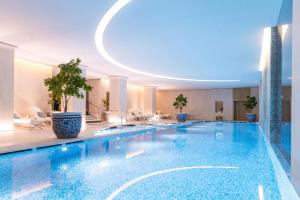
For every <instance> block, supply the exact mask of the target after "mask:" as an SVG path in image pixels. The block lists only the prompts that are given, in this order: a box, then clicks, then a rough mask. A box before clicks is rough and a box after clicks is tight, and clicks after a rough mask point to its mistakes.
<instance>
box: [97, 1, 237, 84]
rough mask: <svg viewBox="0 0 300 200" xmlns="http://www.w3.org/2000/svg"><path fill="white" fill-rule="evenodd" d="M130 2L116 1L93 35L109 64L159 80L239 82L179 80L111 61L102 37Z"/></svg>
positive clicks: (178, 78) (199, 80)
mask: <svg viewBox="0 0 300 200" xmlns="http://www.w3.org/2000/svg"><path fill="white" fill-rule="evenodd" d="M129 2H131V0H118V1H117V2H116V3H115V4H114V5H113V6H112V7H111V8H110V9H109V10H108V11H107V12H106V13H105V15H104V16H103V18H102V19H101V21H100V23H99V25H98V27H97V30H96V35H95V42H96V47H97V49H98V51H99V53H100V54H101V55H102V56H103V57H104V58H105V59H106V60H107V61H108V62H110V63H111V64H113V65H115V66H117V67H120V68H122V69H125V70H128V71H131V72H134V73H137V74H141V75H145V76H150V77H154V78H161V79H169V80H179V81H194V82H239V81H240V80H203V79H190V78H180V77H172V76H165V75H159V74H153V73H149V72H144V71H140V70H136V69H134V68H131V67H128V66H126V65H124V64H122V63H120V62H118V61H117V60H115V59H113V58H112V57H111V56H110V55H109V53H108V52H107V51H106V50H105V48H104V44H103V36H104V32H105V29H106V28H107V26H108V24H109V23H110V21H111V20H112V19H113V17H114V16H115V15H116V14H117V13H118V12H119V11H120V10H121V9H122V8H123V7H125V6H126V5H127V4H128V3H129Z"/></svg>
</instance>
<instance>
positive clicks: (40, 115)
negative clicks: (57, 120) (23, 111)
mask: <svg viewBox="0 0 300 200" xmlns="http://www.w3.org/2000/svg"><path fill="white" fill-rule="evenodd" d="M31 115H32V117H33V119H35V120H37V121H40V122H42V123H44V124H47V125H50V124H51V122H52V120H51V117H48V116H47V115H46V114H45V113H44V112H43V111H42V110H41V109H40V108H38V107H35V106H34V107H32V109H31Z"/></svg>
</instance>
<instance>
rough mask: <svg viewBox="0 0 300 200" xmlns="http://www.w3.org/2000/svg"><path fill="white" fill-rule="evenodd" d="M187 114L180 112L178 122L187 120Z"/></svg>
mask: <svg viewBox="0 0 300 200" xmlns="http://www.w3.org/2000/svg"><path fill="white" fill-rule="evenodd" d="M187 116H188V115H187V114H186V113H179V114H177V121H178V122H185V121H186V119H187Z"/></svg>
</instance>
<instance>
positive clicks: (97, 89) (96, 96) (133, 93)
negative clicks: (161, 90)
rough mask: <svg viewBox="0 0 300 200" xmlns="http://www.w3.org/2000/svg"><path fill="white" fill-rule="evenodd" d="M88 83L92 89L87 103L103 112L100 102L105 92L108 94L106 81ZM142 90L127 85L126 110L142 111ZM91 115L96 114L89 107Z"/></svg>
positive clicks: (93, 109) (95, 111) (95, 110)
mask: <svg viewBox="0 0 300 200" xmlns="http://www.w3.org/2000/svg"><path fill="white" fill-rule="evenodd" d="M88 83H89V84H90V85H91V86H92V87H93V90H92V91H91V92H90V94H89V102H91V103H93V104H94V105H96V106H98V107H100V109H101V111H103V110H105V108H104V107H103V103H102V100H103V99H104V98H105V97H106V92H109V80H108V79H91V80H88ZM142 101H143V88H141V87H137V86H133V85H127V110H131V109H137V110H142V108H143V105H142ZM90 112H91V114H97V112H98V111H97V109H96V108H95V107H94V106H90Z"/></svg>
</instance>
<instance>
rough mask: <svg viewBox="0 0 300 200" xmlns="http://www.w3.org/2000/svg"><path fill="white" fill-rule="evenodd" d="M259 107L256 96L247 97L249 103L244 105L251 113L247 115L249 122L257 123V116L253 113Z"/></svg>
mask: <svg viewBox="0 0 300 200" xmlns="http://www.w3.org/2000/svg"><path fill="white" fill-rule="evenodd" d="M256 105H257V101H256V97H255V96H252V97H251V96H247V101H246V103H244V106H245V109H246V110H249V111H250V112H249V113H246V118H247V120H248V122H255V121H256V114H255V113H252V110H253V109H254V108H255V106H256Z"/></svg>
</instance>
